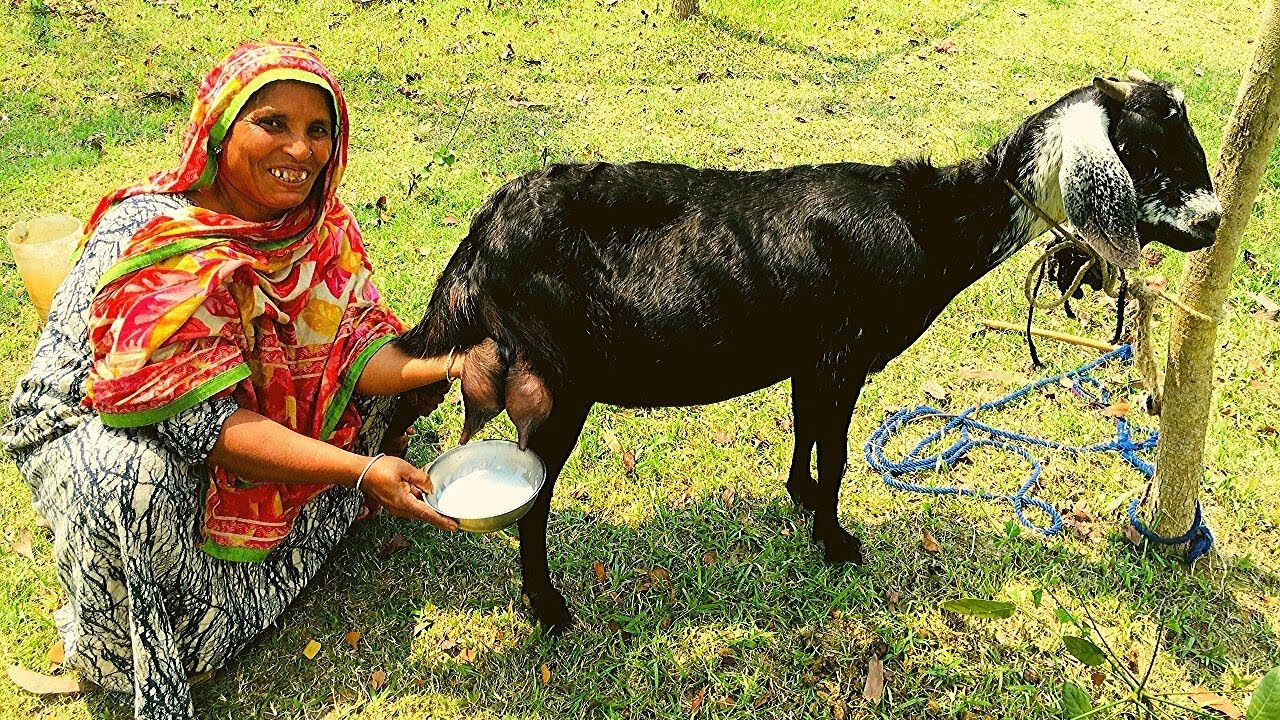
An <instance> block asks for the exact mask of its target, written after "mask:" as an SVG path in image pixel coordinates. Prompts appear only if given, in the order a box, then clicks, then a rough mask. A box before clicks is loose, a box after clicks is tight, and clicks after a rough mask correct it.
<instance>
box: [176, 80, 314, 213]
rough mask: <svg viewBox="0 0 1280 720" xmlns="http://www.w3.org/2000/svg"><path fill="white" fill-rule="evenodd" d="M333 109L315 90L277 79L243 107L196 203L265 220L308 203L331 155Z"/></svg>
mask: <svg viewBox="0 0 1280 720" xmlns="http://www.w3.org/2000/svg"><path fill="white" fill-rule="evenodd" d="M333 128H334V111H333V105H332V104H331V103H330V102H329V96H328V94H327V93H325V91H324V90H322V89H321V88H319V87H316V86H315V85H310V84H308V83H304V82H299V81H296V80H278V81H276V82H273V83H271V84H269V85H267V86H266V87H264V88H262V89H261V90H259V91H258V92H256V93H254V95H253V97H252V98H250V99H249V101H248V102H246V103H245V105H244V108H243V109H242V110H241V111H240V116H239V117H238V118H237V119H236V121H235V123H234V124H232V126H231V128H230V130H229V134H228V135H227V138H226V140H225V141H223V144H222V146H221V147H220V148H219V150H221V152H219V153H218V174H217V176H216V180H215V181H214V183H213V184H212V185H208V186H206V187H203V188H201V189H199V190H196V191H195V192H193V193H192V195H191V197H192V199H193V200H194V201H195V202H196V204H198V205H202V206H203V207H206V208H208V209H210V210H214V211H217V212H221V213H228V214H231V215H235V216H237V217H240V218H243V219H245V220H253V221H257V222H265V221H267V220H276V219H279V217H280V216H281V215H284V213H285V212H287V211H288V210H291V209H293V208H295V207H298V206H299V205H301V204H302V203H304V202H306V200H307V197H308V196H309V195H310V194H311V190H312V188H313V187H314V186H315V181H316V178H318V177H319V176H320V171H321V170H322V169H324V166H325V164H326V163H328V162H329V156H330V155H332V153H333Z"/></svg>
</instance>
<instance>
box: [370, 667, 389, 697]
mask: <svg viewBox="0 0 1280 720" xmlns="http://www.w3.org/2000/svg"><path fill="white" fill-rule="evenodd" d="M386 682H387V674H386V673H385V672H383V671H381V670H374V671H373V675H372V676H370V677H369V687H371V688H373V691H374V692H377V691H378V688H380V687H382V686H383V685H384V684H386Z"/></svg>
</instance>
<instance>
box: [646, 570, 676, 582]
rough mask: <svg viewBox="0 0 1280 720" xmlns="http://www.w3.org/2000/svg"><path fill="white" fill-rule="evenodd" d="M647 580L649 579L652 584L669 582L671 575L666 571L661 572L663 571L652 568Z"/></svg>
mask: <svg viewBox="0 0 1280 720" xmlns="http://www.w3.org/2000/svg"><path fill="white" fill-rule="evenodd" d="M649 578H650V579H652V580H653V581H654V582H661V581H663V580H670V579H671V573H669V572H667V571H666V570H663V569H662V568H660V567H656V568H654V569H652V570H650V571H649Z"/></svg>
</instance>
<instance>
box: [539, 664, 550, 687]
mask: <svg viewBox="0 0 1280 720" xmlns="http://www.w3.org/2000/svg"><path fill="white" fill-rule="evenodd" d="M538 672H539V673H541V674H542V685H543V687H545V686H547V685H550V684H551V668H549V667H547V664H546V663H542V667H541V668H538Z"/></svg>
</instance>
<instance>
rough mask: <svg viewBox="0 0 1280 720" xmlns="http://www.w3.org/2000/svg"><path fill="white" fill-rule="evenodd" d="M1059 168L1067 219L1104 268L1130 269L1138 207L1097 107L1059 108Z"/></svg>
mask: <svg viewBox="0 0 1280 720" xmlns="http://www.w3.org/2000/svg"><path fill="white" fill-rule="evenodd" d="M1058 124H1059V126H1060V127H1061V133H1062V164H1061V168H1060V169H1059V171H1058V184H1059V187H1061V189H1062V206H1063V209H1064V210H1065V212H1066V215H1067V219H1068V220H1070V221H1071V224H1072V225H1075V226H1076V229H1077V230H1079V231H1080V234H1081V235H1082V236H1084V239H1085V240H1086V241H1087V242H1088V243H1089V245H1090V247H1092V248H1093V249H1094V251H1095V252H1097V253H1098V254H1099V255H1101V256H1102V257H1103V258H1104V259H1106V260H1107V261H1108V262H1111V263H1113V264H1115V265H1118V266H1120V267H1125V268H1135V267H1137V266H1138V261H1139V260H1140V259H1141V249H1140V247H1139V245H1138V228H1137V223H1138V202H1137V195H1136V192H1135V191H1134V186H1133V179H1132V178H1130V177H1129V172H1128V171H1127V170H1126V169H1125V166H1124V164H1123V163H1121V162H1120V156H1119V155H1117V154H1116V150H1115V148H1114V147H1112V145H1111V139H1110V136H1109V134H1108V129H1109V127H1110V121H1109V119H1108V117H1107V113H1106V110H1105V109H1104V108H1103V107H1102V106H1101V105H1100V104H1098V103H1096V102H1091V101H1087V100H1086V101H1082V102H1078V103H1073V104H1071V105H1068V106H1067V107H1065V108H1063V110H1062V113H1061V115H1059V117H1058Z"/></svg>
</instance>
